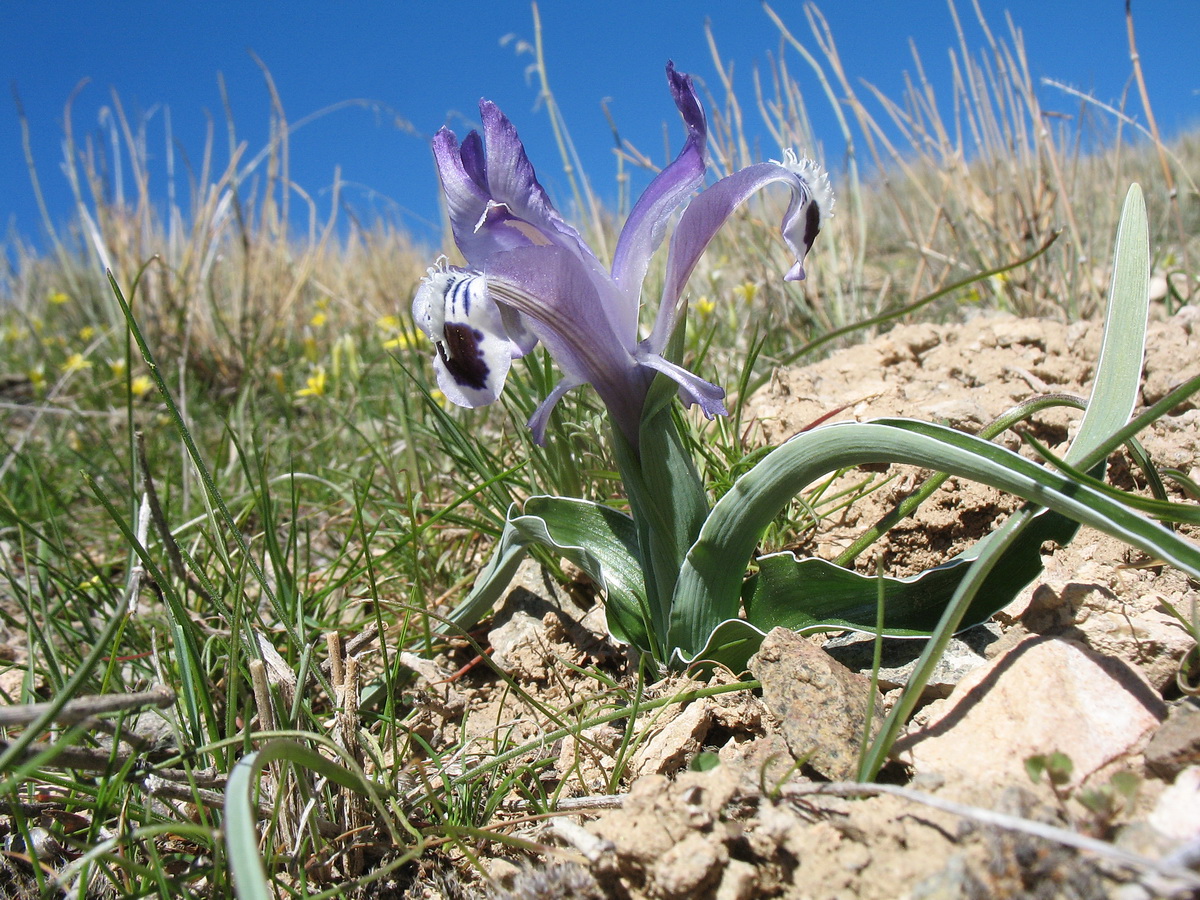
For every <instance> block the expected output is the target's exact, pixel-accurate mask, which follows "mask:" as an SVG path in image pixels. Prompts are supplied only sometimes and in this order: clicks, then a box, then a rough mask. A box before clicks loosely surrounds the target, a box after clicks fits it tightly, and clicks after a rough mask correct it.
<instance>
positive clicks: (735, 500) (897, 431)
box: [670, 419, 1200, 659]
mask: <svg viewBox="0 0 1200 900" xmlns="http://www.w3.org/2000/svg"><path fill="white" fill-rule="evenodd" d="M880 462H887V463H909V464H912V465H918V466H924V467H927V468H931V469H936V470H938V471H942V472H949V473H950V474H952V475H956V476H959V477H965V478H971V479H973V480H975V481H979V482H982V483H984V484H990V485H992V486H993V487H997V488H1000V489H1001V490H1005V491H1008V492H1009V493H1012V494H1015V495H1017V496H1019V497H1023V498H1024V499H1026V500H1029V501H1031V502H1034V503H1037V504H1039V505H1041V506H1046V507H1049V508H1050V509H1053V510H1055V511H1057V512H1059V513H1061V514H1063V515H1065V516H1068V517H1069V518H1071V519H1074V520H1076V521H1079V522H1083V523H1085V524H1088V525H1091V526H1092V527H1094V528H1097V529H1099V530H1101V531H1105V532H1107V533H1109V534H1113V535H1115V536H1116V537H1119V538H1121V539H1122V540H1125V541H1127V542H1128V543H1131V544H1133V545H1134V546H1137V547H1140V548H1141V549H1143V550H1145V551H1147V552H1149V553H1154V554H1157V555H1158V556H1160V557H1161V558H1162V559H1164V560H1166V561H1168V562H1170V563H1172V564H1173V565H1176V566H1178V567H1179V568H1181V569H1184V570H1185V571H1188V572H1191V573H1193V574H1196V575H1198V576H1200V550H1197V548H1196V547H1194V546H1193V545H1191V544H1189V543H1188V542H1186V541H1184V540H1182V539H1180V538H1179V537H1177V536H1176V535H1174V534H1172V533H1171V532H1170V531H1168V530H1166V529H1165V528H1162V527H1161V526H1159V525H1157V524H1155V523H1153V522H1150V521H1148V520H1146V519H1144V518H1142V517H1141V516H1139V515H1137V514H1136V513H1133V512H1131V511H1130V510H1128V509H1125V508H1124V507H1122V506H1121V505H1120V504H1118V503H1115V502H1114V501H1112V500H1110V499H1109V498H1107V497H1105V496H1104V495H1103V494H1100V493H1098V492H1096V491H1094V490H1092V489H1091V488H1088V487H1085V486H1082V485H1078V484H1075V483H1074V482H1071V481H1069V480H1067V479H1065V478H1063V477H1061V476H1060V475H1057V474H1055V473H1052V472H1050V471H1048V470H1046V469H1044V468H1042V467H1041V466H1039V465H1037V464H1036V463H1034V462H1031V461H1030V460H1027V459H1025V458H1024V457H1021V456H1019V455H1018V454H1016V453H1013V452H1012V451H1010V450H1006V449H1005V448H1003V447H999V446H997V445H995V444H991V443H988V442H987V441H984V440H981V439H979V438H976V437H973V436H971V435H967V434H963V433H961V432H957V431H954V430H952V429H950V428H945V427H943V426H940V425H931V424H927V423H923V422H917V421H914V420H908V419H881V420H878V421H876V422H868V423H858V422H849V423H839V424H836V425H830V426H827V427H824V428H820V429H817V430H816V431H811V432H807V433H805V434H801V435H797V436H796V437H794V438H792V439H791V440H790V441H788V442H787V443H785V444H783V445H781V446H780V447H778V448H776V449H775V450H774V451H772V452H771V453H770V454H769V455H768V456H767V457H766V458H765V459H764V460H763V461H762V462H761V463H759V465H758V466H756V467H755V468H754V470H753V471H751V472H749V473H747V474H746V475H744V476H742V477H741V478H740V479H738V481H737V483H735V484H734V486H733V488H732V489H731V490H730V491H729V492H728V493H727V494H726V495H725V496H724V497H722V498H721V500H720V501H719V502H718V503H717V505H716V506H715V507H714V509H713V511H712V514H711V515H710V516H709V518H708V521H707V522H705V525H704V528H703V529H702V531H701V533H700V538H699V539H698V540H697V541H696V543H695V545H694V546H693V547H692V549H691V551H690V552H689V553H688V557H687V561H686V562H685V564H684V567H683V571H682V573H681V574H680V578H679V583H678V585H677V588H676V597H675V602H674V604H673V608H672V619H671V632H670V646H671V647H674V648H679V650H680V651H681V652H682V654H683V656H684V658H686V659H690V658H692V656H693V655H694V654H695V652H696V651H697V650H699V648H700V647H701V646H702V645H703V643H704V642H705V640H706V639H707V638H708V636H709V634H710V633H711V632H712V631H713V629H715V628H716V626H717V625H718V624H719V623H721V622H722V621H724V620H727V619H734V618H736V617H737V612H738V599H739V596H740V593H741V582H742V575H743V573H744V572H745V569H746V566H747V565H748V563H749V560H750V559H751V556H752V555H753V553H754V549H755V546H756V545H757V543H758V539H759V536H760V535H761V534H762V533H763V531H764V530H765V529H766V527H767V525H768V524H769V523H770V522H771V520H772V519H773V518H774V516H775V515H776V514H777V513H778V512H779V511H780V510H781V509H783V507H784V506H785V504H787V503H788V502H789V501H790V500H791V498H792V497H793V496H794V495H795V494H797V493H798V492H799V491H800V490H802V489H803V488H804V487H805V486H806V485H808V484H809V483H811V482H812V481H814V480H816V479H817V478H819V477H821V476H822V475H825V474H827V473H829V472H831V471H834V470H836V469H839V468H843V467H845V466H853V465H861V464H863V463H880Z"/></svg>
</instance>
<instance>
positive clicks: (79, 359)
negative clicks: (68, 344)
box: [59, 353, 92, 375]
mask: <svg viewBox="0 0 1200 900" xmlns="http://www.w3.org/2000/svg"><path fill="white" fill-rule="evenodd" d="M91 367H92V363H91V361H90V360H89V359H88V358H87V357H86V356H84V355H83V354H82V353H72V354H71V355H70V356H68V357H67V361H66V362H64V363H63V364H62V365H61V366H59V368H60V369H62V371H63V373H64V374H66V375H71V374H74V373H75V372H82V371H83V370H84V369H90V368H91Z"/></svg>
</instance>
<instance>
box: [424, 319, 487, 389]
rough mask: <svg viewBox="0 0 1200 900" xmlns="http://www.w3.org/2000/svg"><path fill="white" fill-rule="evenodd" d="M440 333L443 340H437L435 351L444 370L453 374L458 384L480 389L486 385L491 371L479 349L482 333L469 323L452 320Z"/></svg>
mask: <svg viewBox="0 0 1200 900" xmlns="http://www.w3.org/2000/svg"><path fill="white" fill-rule="evenodd" d="M442 333H443V335H444V337H445V340H444V341H439V342H438V344H437V352H438V356H440V357H441V358H442V362H443V363H444V364H445V366H446V371H448V372H449V373H450V374H451V375H453V376H454V380H455V381H456V382H458V383H459V384H461V385H465V386H466V387H469V388H473V389H475V390H477V391H482V390H483V389H484V388H486V387H487V377H488V373H489V372H490V371H491V370H490V369H489V368H488V365H487V363H486V362H485V361H484V358H483V353H482V352H481V351H480V349H479V342H480V341H482V340H483V337H484V336H483V333H482V332H480V331H477V330H476V329H474V328H472V327H471V326H470V325H460V324H457V323H454V322H447V323H446V326H445V328H443V329H442Z"/></svg>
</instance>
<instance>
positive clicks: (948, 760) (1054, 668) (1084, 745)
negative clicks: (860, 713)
mask: <svg viewBox="0 0 1200 900" xmlns="http://www.w3.org/2000/svg"><path fill="white" fill-rule="evenodd" d="M1165 715H1166V710H1165V707H1164V705H1163V702H1162V700H1161V699H1160V698H1159V696H1158V695H1157V694H1156V693H1155V692H1154V691H1153V690H1152V689H1151V688H1150V686H1149V685H1148V684H1146V682H1145V681H1144V680H1143V679H1142V678H1141V677H1140V676H1139V675H1138V674H1137V673H1136V672H1135V671H1134V670H1133V669H1131V668H1129V666H1127V665H1126V664H1125V663H1123V662H1121V661H1119V660H1114V659H1110V658H1107V657H1103V656H1100V655H1099V654H1097V653H1095V652H1094V651H1092V650H1091V649H1089V648H1087V647H1085V646H1083V645H1082V644H1079V643H1077V642H1075V641H1070V640H1064V639H1061V638H1044V637H1038V636H1030V637H1028V638H1026V639H1025V640H1023V641H1021V642H1020V643H1018V644H1016V645H1015V646H1013V647H1012V648H1010V649H1009V650H1008V651H1007V652H1006V653H1004V654H1002V655H1000V656H998V657H997V658H996V659H994V660H992V661H991V663H989V664H988V665H987V666H985V667H983V668H981V669H977V670H975V671H974V672H972V673H970V674H969V675H968V676H967V677H966V678H965V679H963V681H962V682H960V683H959V684H958V686H957V687H956V688H955V689H954V692H953V693H952V694H951V695H950V697H948V698H947V699H946V700H942V701H938V702H937V703H934V704H931V705H930V708H929V715H928V721H927V723H926V724H925V725H924V726H923V727H921V728H920V729H919V730H917V731H915V732H912V733H910V734H909V735H907V736H906V737H904V738H902V739H901V740H899V741H897V742H896V746H895V748H894V749H893V755H895V756H897V757H898V758H900V759H902V760H904V761H906V762H910V763H911V764H912V765H914V766H915V767H916V769H917V771H918V772H939V773H941V774H942V775H945V776H946V777H947V778H948V779H956V780H961V781H966V782H968V783H983V784H999V783H1005V782H1016V783H1028V776H1027V775H1026V774H1025V771H1024V763H1025V760H1026V759H1027V758H1028V757H1030V756H1033V755H1035V754H1048V753H1054V752H1055V751H1058V752H1062V753H1065V754H1066V755H1067V756H1069V757H1070V758H1071V761H1072V763H1073V764H1074V770H1073V774H1072V782H1071V783H1072V785H1077V784H1079V783H1080V782H1082V781H1083V780H1084V779H1086V778H1087V777H1088V776H1089V775H1090V774H1092V773H1093V772H1095V771H1097V770H1098V769H1100V768H1102V767H1103V766H1105V765H1108V764H1109V763H1112V762H1114V761H1116V760H1119V759H1122V758H1124V757H1127V756H1129V755H1131V754H1132V753H1135V752H1137V751H1138V750H1139V749H1140V747H1141V745H1142V744H1143V742H1144V741H1145V740H1146V739H1148V737H1149V735H1150V733H1151V732H1152V731H1153V730H1154V728H1155V727H1157V725H1158V723H1159V721H1160V720H1161V719H1162V718H1163V717H1164V716H1165Z"/></svg>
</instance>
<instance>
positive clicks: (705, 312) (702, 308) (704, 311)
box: [696, 296, 717, 319]
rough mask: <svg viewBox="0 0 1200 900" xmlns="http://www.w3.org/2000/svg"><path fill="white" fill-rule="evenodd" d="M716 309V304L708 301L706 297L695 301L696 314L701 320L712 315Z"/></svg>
mask: <svg viewBox="0 0 1200 900" xmlns="http://www.w3.org/2000/svg"><path fill="white" fill-rule="evenodd" d="M716 308H717V304H716V303H714V302H713V301H712V300H710V299H708V297H707V296H704V297H701V298H700V299H699V300H697V301H696V312H697V313H698V314H699V315H700V316H701V318H705V319H707V318H708V317H709V316H711V315H712V314H713V310H714V309H716Z"/></svg>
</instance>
